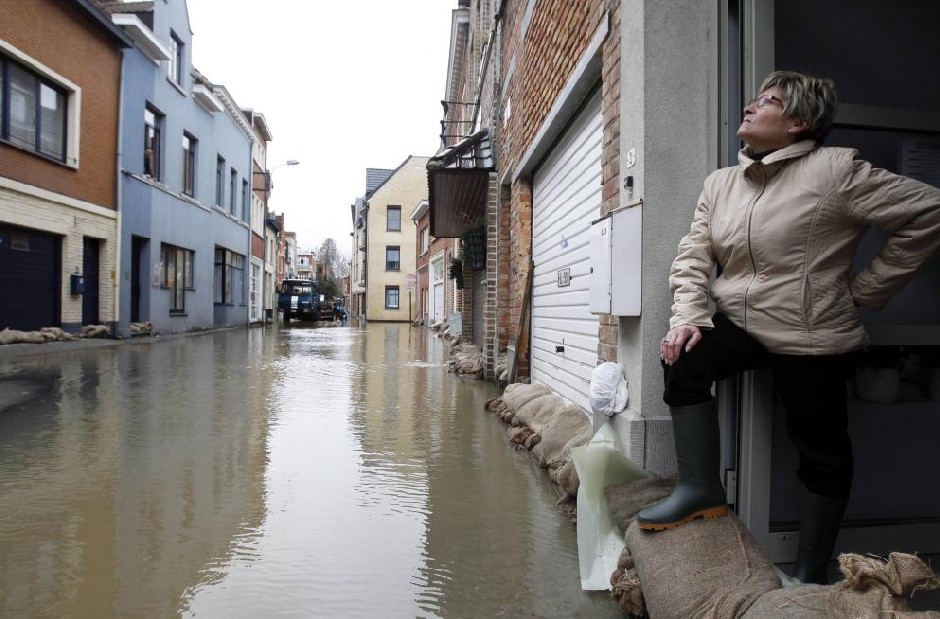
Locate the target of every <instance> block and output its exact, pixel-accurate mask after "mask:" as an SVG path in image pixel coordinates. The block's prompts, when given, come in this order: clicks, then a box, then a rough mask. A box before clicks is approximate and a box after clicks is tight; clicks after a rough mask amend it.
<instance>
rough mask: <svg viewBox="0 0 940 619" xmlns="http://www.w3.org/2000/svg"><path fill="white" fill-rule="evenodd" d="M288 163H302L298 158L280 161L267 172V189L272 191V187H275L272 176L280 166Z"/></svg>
mask: <svg viewBox="0 0 940 619" xmlns="http://www.w3.org/2000/svg"><path fill="white" fill-rule="evenodd" d="M286 165H300V162H299V161H297V160H296V159H288V160H287V161H285V162H284V163H279V164H277V165H276V166H274V167H273V168H271V169H270V170H268V172H267V174H265V176H266V177H267V187H266V189H267V191H271V190H272V189H274V183H272V182H271V177H272V176H273V175H274V171H275V170H277V169H278V168H283V167H284V166H286Z"/></svg>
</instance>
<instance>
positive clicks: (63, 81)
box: [0, 0, 130, 332]
mask: <svg viewBox="0 0 940 619" xmlns="http://www.w3.org/2000/svg"><path fill="white" fill-rule="evenodd" d="M0 14H2V15H3V19H2V20H0V76H2V77H0V88H2V92H3V97H4V102H3V103H4V104H3V106H0V290H2V294H0V329H3V328H6V327H10V328H13V329H21V330H34V329H39V328H42V327H53V326H60V327H63V328H65V329H67V330H70V331H77V330H78V329H79V328H80V327H81V326H82V325H92V324H95V325H96V324H105V325H108V326H109V327H110V329H111V331H112V332H113V331H114V327H115V323H116V321H117V317H118V312H119V309H118V304H117V299H118V296H119V294H120V291H121V289H122V286H123V282H122V281H121V280H120V278H119V277H118V274H117V260H118V255H119V252H120V244H121V238H120V234H119V230H120V225H121V213H120V211H119V208H118V205H119V202H120V189H119V184H118V153H119V146H120V145H119V138H118V136H119V131H120V129H119V126H118V119H119V117H120V106H121V88H120V84H121V67H122V50H123V49H124V48H125V47H127V46H128V45H130V41H129V40H128V39H127V37H125V36H124V34H123V33H122V32H121V31H120V30H119V29H118V28H115V27H114V26H113V25H112V24H111V22H110V19H109V17H108V16H107V15H106V14H105V13H104V12H102V11H100V10H99V9H98V8H96V7H95V6H93V5H92V4H91V3H89V2H83V1H78V2H59V1H55V0H24V1H19V0H16V1H13V0H3V1H2V2H0ZM65 41H67V42H68V43H69V44H68V45H63V42H65Z"/></svg>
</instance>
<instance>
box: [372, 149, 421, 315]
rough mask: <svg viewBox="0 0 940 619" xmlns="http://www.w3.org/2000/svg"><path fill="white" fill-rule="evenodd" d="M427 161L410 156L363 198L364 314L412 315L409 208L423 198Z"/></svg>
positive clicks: (412, 257) (412, 258) (412, 251)
mask: <svg viewBox="0 0 940 619" xmlns="http://www.w3.org/2000/svg"><path fill="white" fill-rule="evenodd" d="M427 162H428V158H427V157H417V156H414V155H412V156H409V157H408V158H407V159H405V161H403V162H402V164H401V165H400V166H398V168H396V169H395V170H394V171H393V172H392V174H391V175H389V176H388V178H386V179H385V181H384V182H382V183H381V184H379V185H378V186H377V187H376V188H375V190H374V191H373V192H372V194H371V196H370V197H369V198H368V200H367V201H366V207H365V214H366V222H365V227H366V238H367V242H366V256H365V261H366V283H365V290H366V292H365V296H366V309H365V315H366V319H367V320H381V321H394V322H410V321H412V320H414V317H415V281H414V276H415V275H414V274H415V245H414V239H415V225H414V221H412V220H411V219H409V218H408V213H409V212H410V211H411V210H412V209H413V205H415V204H418V202H420V201H421V200H425V199H427V192H428V186H427V171H426V165H427Z"/></svg>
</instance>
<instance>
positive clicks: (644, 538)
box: [605, 479, 940, 619]
mask: <svg viewBox="0 0 940 619" xmlns="http://www.w3.org/2000/svg"><path fill="white" fill-rule="evenodd" d="M673 484H674V482H672V481H671V480H662V479H644V480H639V481H636V482H632V483H630V484H624V485H619V486H608V487H607V488H606V489H605V494H606V496H607V501H608V504H609V506H610V510H611V513H612V515H613V517H614V520H615V522H617V524H618V526H619V527H621V528H622V529H625V530H626V535H625V538H626V547H625V548H624V550H623V553H622V554H621V557H620V560H619V562H618V567H617V569H616V570H615V571H614V572H613V574H612V575H611V579H610V580H611V585H612V587H613V588H612V590H611V595H612V596H613V597H614V599H616V600H617V602H618V603H619V604H620V608H621V610H622V611H623V612H624V614H629V615H635V616H646V615H647V614H648V616H650V617H654V618H655V619H670V618H675V619H687V618H689V617H702V618H707V619H737V618H741V619H798V618H809V619H812V618H814V617H818V618H819V619H823V618H830V619H868V618H871V619H878V618H880V617H886V616H891V617H899V618H900V617H909V618H912V619H913V618H915V617H919V618H923V619H927V618H928V617H929V618H932V619H940V613H936V612H930V613H916V612H910V611H909V610H908V606H907V602H906V599H907V598H908V597H910V595H911V594H912V593H913V592H915V591H917V590H920V589H932V588H937V587H940V581H938V580H937V578H936V577H935V576H934V574H933V572H932V571H931V570H930V568H929V567H928V566H927V565H925V564H924V562H923V561H921V560H920V559H918V558H917V557H915V556H913V555H905V554H900V553H892V555H891V557H890V558H889V560H888V561H887V563H885V562H883V561H880V560H878V559H875V558H867V557H862V556H859V555H851V554H844V555H841V556H840V557H839V564H840V567H841V568H842V573H843V574H844V575H845V577H846V580H844V581H842V582H840V583H838V584H835V585H830V586H822V585H798V586H796V587H789V588H786V589H783V588H781V587H782V585H781V583H780V580H779V578H778V576H777V572H776V570H775V569H774V566H773V565H772V564H771V563H770V561H769V560H768V559H767V558H766V557H765V556H764V554H763V553H762V552H761V550H760V548H759V547H758V545H757V542H756V540H754V538H753V537H752V536H751V534H750V533H749V532H748V531H747V529H745V527H744V526H743V524H741V522H740V521H739V520H738V518H737V516H735V515H734V514H733V513H732V514H730V515H729V516H727V517H724V518H717V519H713V520H695V521H693V522H691V523H689V524H686V525H683V526H681V527H678V528H676V529H670V530H666V531H658V532H649V531H644V530H642V529H640V528H639V527H637V526H636V524H635V523H634V522H633V520H634V517H635V516H636V514H637V513H638V512H639V511H640V510H641V509H643V508H644V507H646V506H647V505H652V504H654V503H657V502H659V501H660V500H662V499H663V498H665V497H667V496H669V494H670V493H671V491H672V486H673Z"/></svg>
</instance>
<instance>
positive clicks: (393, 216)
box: [385, 206, 401, 232]
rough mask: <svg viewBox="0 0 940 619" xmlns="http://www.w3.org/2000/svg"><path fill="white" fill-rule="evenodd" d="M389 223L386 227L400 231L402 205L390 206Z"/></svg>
mask: <svg viewBox="0 0 940 619" xmlns="http://www.w3.org/2000/svg"><path fill="white" fill-rule="evenodd" d="M387 219H388V225H387V227H386V228H385V229H386V230H389V231H394V232H398V231H400V230H401V207H400V206H390V207H388V218H387Z"/></svg>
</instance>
